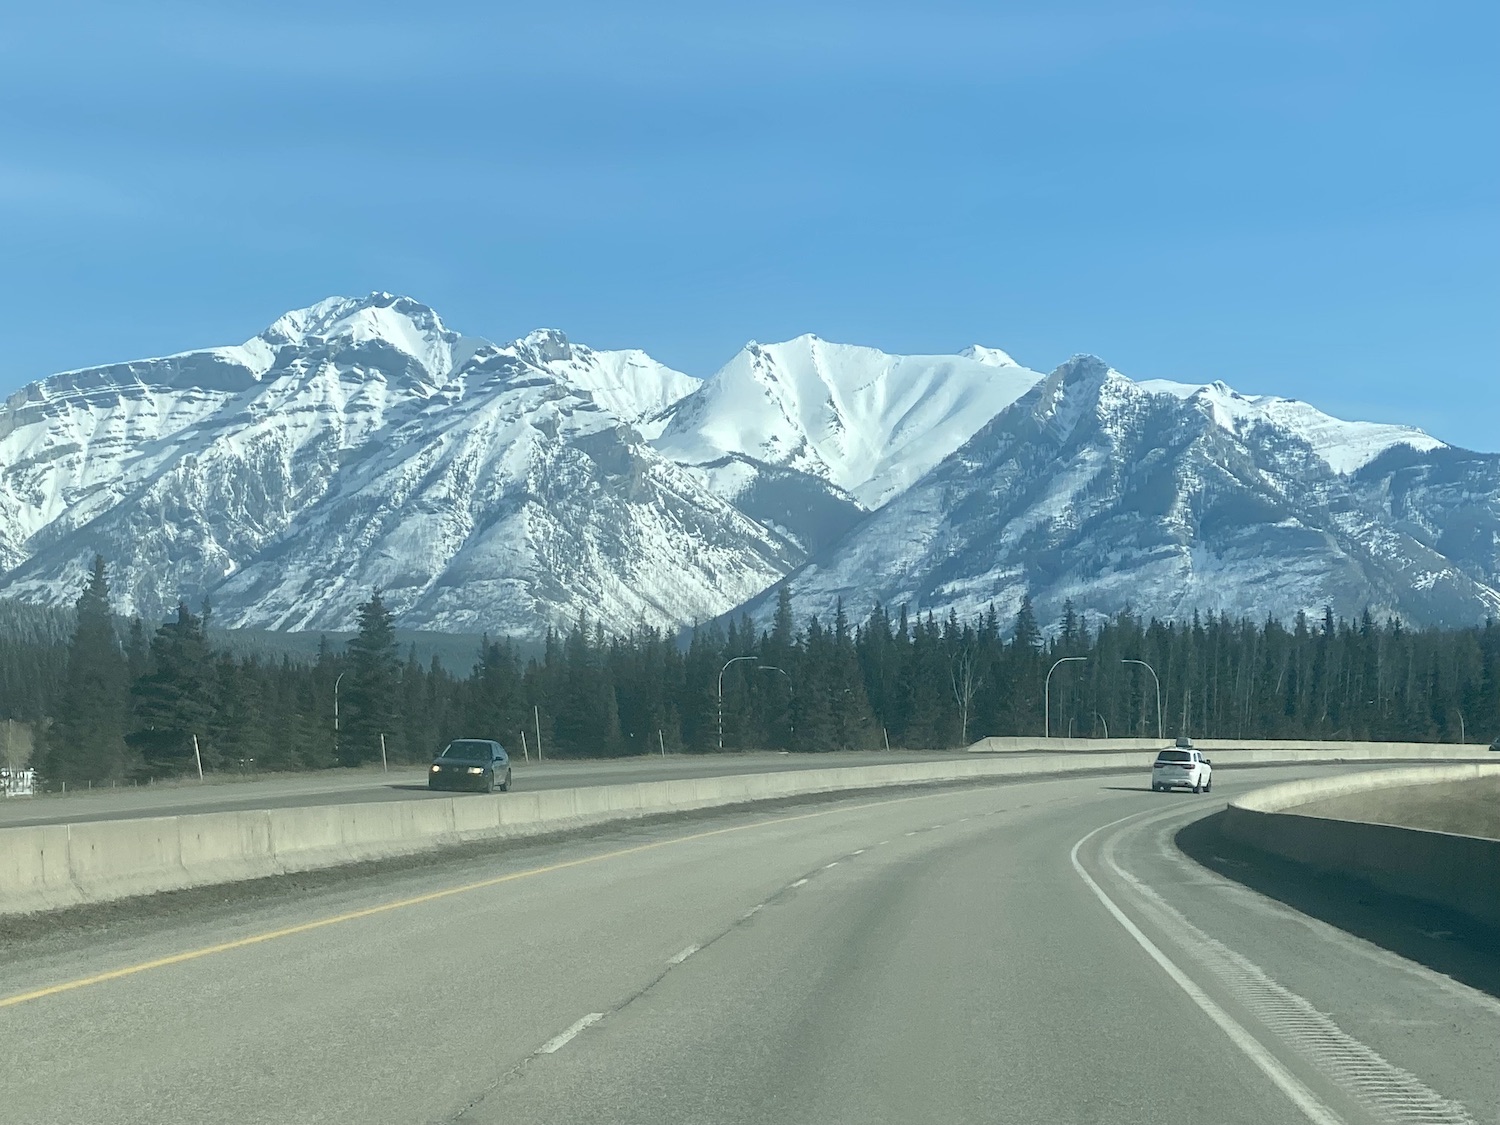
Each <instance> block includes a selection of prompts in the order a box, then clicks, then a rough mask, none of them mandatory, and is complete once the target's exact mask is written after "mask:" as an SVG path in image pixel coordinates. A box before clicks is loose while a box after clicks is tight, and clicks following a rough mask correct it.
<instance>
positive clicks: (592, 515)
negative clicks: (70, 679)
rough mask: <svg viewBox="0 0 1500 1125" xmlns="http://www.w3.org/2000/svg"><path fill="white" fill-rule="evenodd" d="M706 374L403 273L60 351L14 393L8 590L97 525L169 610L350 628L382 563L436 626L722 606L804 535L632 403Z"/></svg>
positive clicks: (82, 554) (143, 601) (2, 462)
mask: <svg viewBox="0 0 1500 1125" xmlns="http://www.w3.org/2000/svg"><path fill="white" fill-rule="evenodd" d="M685 378H686V377H685V376H681V375H680V374H679V373H676V372H671V371H670V370H669V369H667V368H664V367H662V366H661V365H659V364H655V363H654V362H653V361H651V360H650V359H649V357H646V356H644V355H643V354H642V353H608V352H594V351H593V350H591V349H584V348H578V347H575V346H572V345H569V344H568V342H567V341H566V339H565V338H564V337H562V336H561V335H560V334H557V333H535V334H533V335H532V336H530V337H527V338H525V339H523V340H520V341H516V342H514V343H512V344H508V345H495V344H491V343H489V342H487V341H484V340H480V339H477V338H470V337H463V336H460V335H459V334H457V333H454V332H450V331H449V330H448V329H446V328H445V327H444V326H443V324H442V322H441V320H440V319H439V318H438V317H437V315H436V314H435V313H434V312H433V311H432V310H431V309H428V308H426V307H425V306H422V305H419V304H417V303H416V302H414V301H411V300H409V299H408V298H400V297H393V296H391V295H390V294H383V293H377V294H372V295H370V296H369V297H367V298H363V299H347V298H333V299H330V300H328V301H322V302H319V303H318V304H317V305H314V306H312V307H311V308H309V309H303V310H298V311H296V312H293V313H289V314H287V315H286V316H283V317H281V318H280V319H278V320H277V321H276V322H275V323H274V324H273V325H272V326H271V327H270V328H269V329H267V331H266V332H264V333H262V334H261V335H260V336H259V337H256V338H255V339H253V340H251V341H249V342H248V343H246V344H245V345H242V346H241V347H239V348H220V349H212V350H210V351H205V352H193V353H185V354H183V355H178V356H170V357H166V358H164V359H159V360H144V361H140V362H137V363H131V364H121V365H116V366H114V367H107V368H99V369H94V370H90V371H83V372H72V373H68V374H66V375H61V376H55V377H53V378H51V379H48V380H44V381H43V382H41V383H39V384H35V385H33V386H31V387H28V388H27V389H26V390H25V391H22V392H21V393H19V394H18V395H16V396H13V397H12V399H11V400H10V402H9V403H7V405H6V406H5V407H4V408H3V410H0V551H3V552H4V560H3V561H4V562H5V563H6V565H7V573H5V574H4V576H3V578H0V593H3V594H6V595H9V596H13V597H18V598H22V599H26V600H33V601H41V602H46V603H50V604H64V603H66V602H69V601H71V600H72V598H74V597H75V596H76V592H77V589H78V586H79V583H80V582H81V580H82V577H83V575H84V573H85V570H86V567H87V565H88V561H89V559H90V558H91V556H92V555H93V553H94V552H95V551H98V552H100V553H102V554H104V555H105V556H106V557H107V558H108V559H110V560H111V562H112V564H113V567H114V576H115V591H116V594H117V597H118V606H119V608H120V609H121V610H123V611H125V612H139V613H142V614H144V615H146V616H148V617H156V616H159V615H161V614H163V613H165V612H168V611H169V610H170V609H171V607H172V606H173V605H175V603H176V601H177V599H178V598H179V597H182V596H185V597H187V598H189V599H190V600H196V599H197V598H199V597H201V596H203V595H210V596H211V597H212V598H213V600H214V602H215V605H216V611H217V612H218V614H219V618H220V620H221V621H223V622H224V623H226V624H246V625H251V624H253V625H268V626H272V627H292V626H300V627H314V628H328V629H333V628H347V627H348V626H349V625H350V624H351V622H352V618H353V610H354V607H355V606H356V605H357V604H358V602H359V601H360V600H362V599H363V598H364V597H367V596H368V591H369V588H370V586H371V585H373V584H377V583H380V584H385V585H386V586H388V587H389V589H390V592H391V604H392V605H393V608H394V609H395V610H396V612H397V614H398V618H399V619H400V620H401V622H402V624H404V625H409V626H411V627H428V628H448V629H462V630H472V631H479V630H482V629H485V628H493V629H499V628H500V627H501V626H502V625H503V627H504V628H505V629H506V630H507V631H513V632H515V633H516V634H517V635H535V634H536V633H537V632H538V631H539V630H541V629H544V628H545V627H546V625H547V624H549V623H553V624H555V623H560V622H563V621H568V620H573V619H576V617H577V615H578V613H579V612H580V611H587V612H588V613H589V614H590V616H591V617H592V618H594V619H595V620H602V621H603V622H604V623H605V624H606V625H607V626H608V627H609V628H611V629H618V630H627V629H629V628H632V627H633V626H634V625H636V624H638V623H642V622H645V623H649V624H656V625H664V626H675V625H676V624H678V623H680V622H681V621H683V620H691V619H692V618H694V617H708V616H712V615H713V614H715V613H719V612H722V611H723V610H724V609H726V608H728V607H729V606H731V605H733V604H735V603H737V602H739V601H741V600H743V599H744V598H747V597H749V596H751V595H752V594H754V593H755V592H756V591H758V590H759V589H762V588H764V586H765V585H766V584H768V583H769V582H771V581H774V580H775V579H776V578H777V577H779V576H780V575H781V574H784V573H785V572H786V570H788V569H789V568H790V567H791V566H793V565H795V564H796V562H798V561H800V559H801V555H800V554H799V553H798V552H797V550H796V548H795V547H793V546H791V545H790V544H789V542H788V541H787V540H786V539H785V538H784V537H783V536H781V535H779V534H778V533H776V532H774V531H770V530H767V529H766V528H764V527H762V526H761V525H759V524H757V523H756V522H754V521H753V520H751V519H749V518H748V517H746V516H745V515H743V514H742V513H741V512H739V511H738V510H737V509H735V508H733V507H732V506H731V505H729V504H727V503H726V502H725V501H723V500H722V499H720V498H719V497H717V496H716V495H714V494H713V493H712V492H710V491H709V490H708V489H706V488H705V487H703V486H702V485H701V484H700V483H699V482H698V481H697V479H696V478H695V477H694V476H693V475H692V474H690V473H688V472H686V471H685V470H683V469H681V468H679V467H678V466H676V465H675V464H673V463H671V462H670V461H668V460H666V459H665V458H663V457H661V456H660V455H659V454H657V453H656V452H655V451H654V450H652V449H651V448H650V446H649V445H647V444H645V443H644V441H643V440H642V439H641V438H640V437H639V435H638V434H636V433H635V431H633V430H632V429H630V428H629V426H628V425H627V422H628V420H629V419H628V418H625V417H622V416H621V415H622V414H626V415H639V414H643V413H650V412H652V411H655V410H657V409H659V405H660V404H661V403H664V402H668V401H670V400H671V398H672V397H673V396H675V395H676V394H678V393H679V392H680V391H681V390H682V389H683V387H684V386H686V384H685V383H684V382H683V380H684V379H685ZM606 404H610V405H613V407H614V408H615V410H618V411H620V413H619V414H617V413H615V412H612V411H611V410H610V409H608V408H607V406H606ZM497 568H498V569H497ZM459 576H463V578H462V579H460V577H459Z"/></svg>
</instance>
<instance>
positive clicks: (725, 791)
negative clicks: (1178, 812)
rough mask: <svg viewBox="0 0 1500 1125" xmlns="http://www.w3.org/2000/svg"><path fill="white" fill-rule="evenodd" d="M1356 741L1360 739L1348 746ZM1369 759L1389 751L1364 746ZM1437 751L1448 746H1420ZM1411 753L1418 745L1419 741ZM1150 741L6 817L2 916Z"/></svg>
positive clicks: (1250, 758) (1299, 756)
mask: <svg viewBox="0 0 1500 1125" xmlns="http://www.w3.org/2000/svg"><path fill="white" fill-rule="evenodd" d="M1350 745H1355V746H1357V745H1358V744H1350ZM1367 749H1368V751H1369V752H1368V757H1370V758H1382V757H1385V756H1386V754H1387V748H1386V747H1385V745H1384V744H1379V743H1373V744H1368V746H1367ZM1419 749H1421V750H1422V753H1423V756H1425V757H1428V758H1440V757H1444V756H1447V755H1450V754H1453V753H1454V752H1456V751H1458V750H1459V748H1458V747H1452V746H1428V747H1425V748H1419ZM1411 752H1413V753H1414V752H1415V751H1411ZM1220 753H1221V755H1222V758H1223V762H1222V764H1226V765H1234V764H1240V765H1273V764H1288V763H1295V762H1328V761H1330V760H1332V761H1347V760H1349V759H1350V757H1351V755H1352V756H1354V757H1358V756H1359V753H1358V751H1357V750H1350V749H1348V748H1347V747H1346V746H1342V744H1341V750H1340V752H1339V753H1338V754H1337V755H1332V756H1331V755H1330V754H1329V753H1327V752H1320V751H1317V750H1308V749H1289V750H1265V749H1247V750H1239V751H1221V752H1220ZM1154 757H1155V751H1154V750H1146V751H1142V750H1129V751H1108V752H1102V753H1091V754H1076V753H1069V754H1037V755H1028V756H1014V755H978V754H976V755H974V756H973V757H971V758H968V759H961V760H957V761H954V760H943V761H937V762H907V763H893V764H890V765H876V766H845V767H834V768H830V769H806V770H790V771H785V772H777V773H756V774H735V775H730V776H722V777H703V778H684V779H677V780H671V781H648V782H628V783H623V784H619V785H598V786H589V787H585V788H579V789H550V790H541V791H537V792H526V791H525V790H522V791H520V792H510V793H503V794H495V795H492V796H484V795H477V794H476V795H470V796H457V797H449V798H441V799H434V800H421V801H378V802H362V803H357V804H347V805H321V806H303V807H294V808H278V809H255V810H245V811H235V812H208V813H193V814H184V815H180V816H165V817H149V818H140V819H131V820H115V821H88V822H84V823H78V824H49V825H35V826H27V827H19V828H4V829H0V914H23V913H31V912H36V911H41V910H49V909H56V908H60V907H66V906H72V905H77V904H81V903H92V902H106V901H112V900H115V899H121V898H129V897H132V896H137V895H146V894H155V893H159V892H162V891H169V890H179V889H184V888H188V887H196V886H209V885H214V884H220V883H229V882H238V881H242V880H248V879H256V878H264V877H268V876H275V875H283V874H289V873H292V872H297V871H308V870H315V869H319V868H327V867H335V866H339V865H342V864H350V863H360V862H366V861H371V860H380V859H388V858H392V857H396V856H402V855H410V854H414V853H417V852H423V851H429V850H435V849H438V848H443V847H449V846H453V845H456V844H464V843H471V842H475V841H482V840H494V839H507V838H520V837H527V836H539V835H548V834H553V833H557V832H565V831H573V830H576V829H581V828H588V827H592V826H596V825H602V824H607V823H611V822H620V821H628V820H631V819H638V818H641V817H649V816H660V815H666V814H675V813H685V812H694V811H700V810H706V809H714V808H722V807H725V806H735V805H745V804H751V803H755V802H760V801H774V800H781V799H787V798H795V797H805V796H812V795H820V794H821V795H828V794H837V793H843V792H850V793H853V792H858V791H861V790H869V789H879V788H888V787H895V786H912V785H931V784H943V783H961V782H964V781H984V780H991V779H1025V778H1027V777H1046V776H1056V775H1061V774H1084V773H1116V772H1122V771H1130V770H1137V769H1139V770H1145V769H1147V768H1148V767H1149V765H1150V763H1151V761H1152V760H1153V759H1154Z"/></svg>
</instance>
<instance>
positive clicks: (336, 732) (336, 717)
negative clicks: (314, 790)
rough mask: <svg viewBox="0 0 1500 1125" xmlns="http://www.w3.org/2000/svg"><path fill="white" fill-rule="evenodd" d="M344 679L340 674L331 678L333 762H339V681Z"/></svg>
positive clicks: (342, 674) (341, 673)
mask: <svg viewBox="0 0 1500 1125" xmlns="http://www.w3.org/2000/svg"><path fill="white" fill-rule="evenodd" d="M343 678H344V673H343V672H340V673H339V674H338V675H337V676H335V677H334V678H333V760H334V761H335V762H336V761H338V760H339V681H340V680H342V679H343Z"/></svg>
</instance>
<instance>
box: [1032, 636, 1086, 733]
mask: <svg viewBox="0 0 1500 1125" xmlns="http://www.w3.org/2000/svg"><path fill="white" fill-rule="evenodd" d="M1087 659H1088V657H1087V656H1064V657H1063V658H1062V659H1061V660H1059V661H1057V663H1056V664H1053V665H1052V667H1050V668H1048V669H1047V680H1046V683H1044V684H1043V685H1042V737H1043V738H1051V737H1052V673H1053V672H1056V671H1057V667H1058V665H1059V664H1067V663H1069V662H1070V661H1073V660H1087Z"/></svg>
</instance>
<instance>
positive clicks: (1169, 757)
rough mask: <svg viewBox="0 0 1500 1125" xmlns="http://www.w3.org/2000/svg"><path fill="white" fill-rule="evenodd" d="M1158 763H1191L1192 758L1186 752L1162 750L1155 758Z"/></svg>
mask: <svg viewBox="0 0 1500 1125" xmlns="http://www.w3.org/2000/svg"><path fill="white" fill-rule="evenodd" d="M1156 760H1157V761H1158V762H1191V761H1192V760H1193V756H1192V755H1191V754H1189V753H1188V752H1187V751H1186V750H1163V751H1162V752H1161V753H1160V754H1158V755H1157V756H1156Z"/></svg>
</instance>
